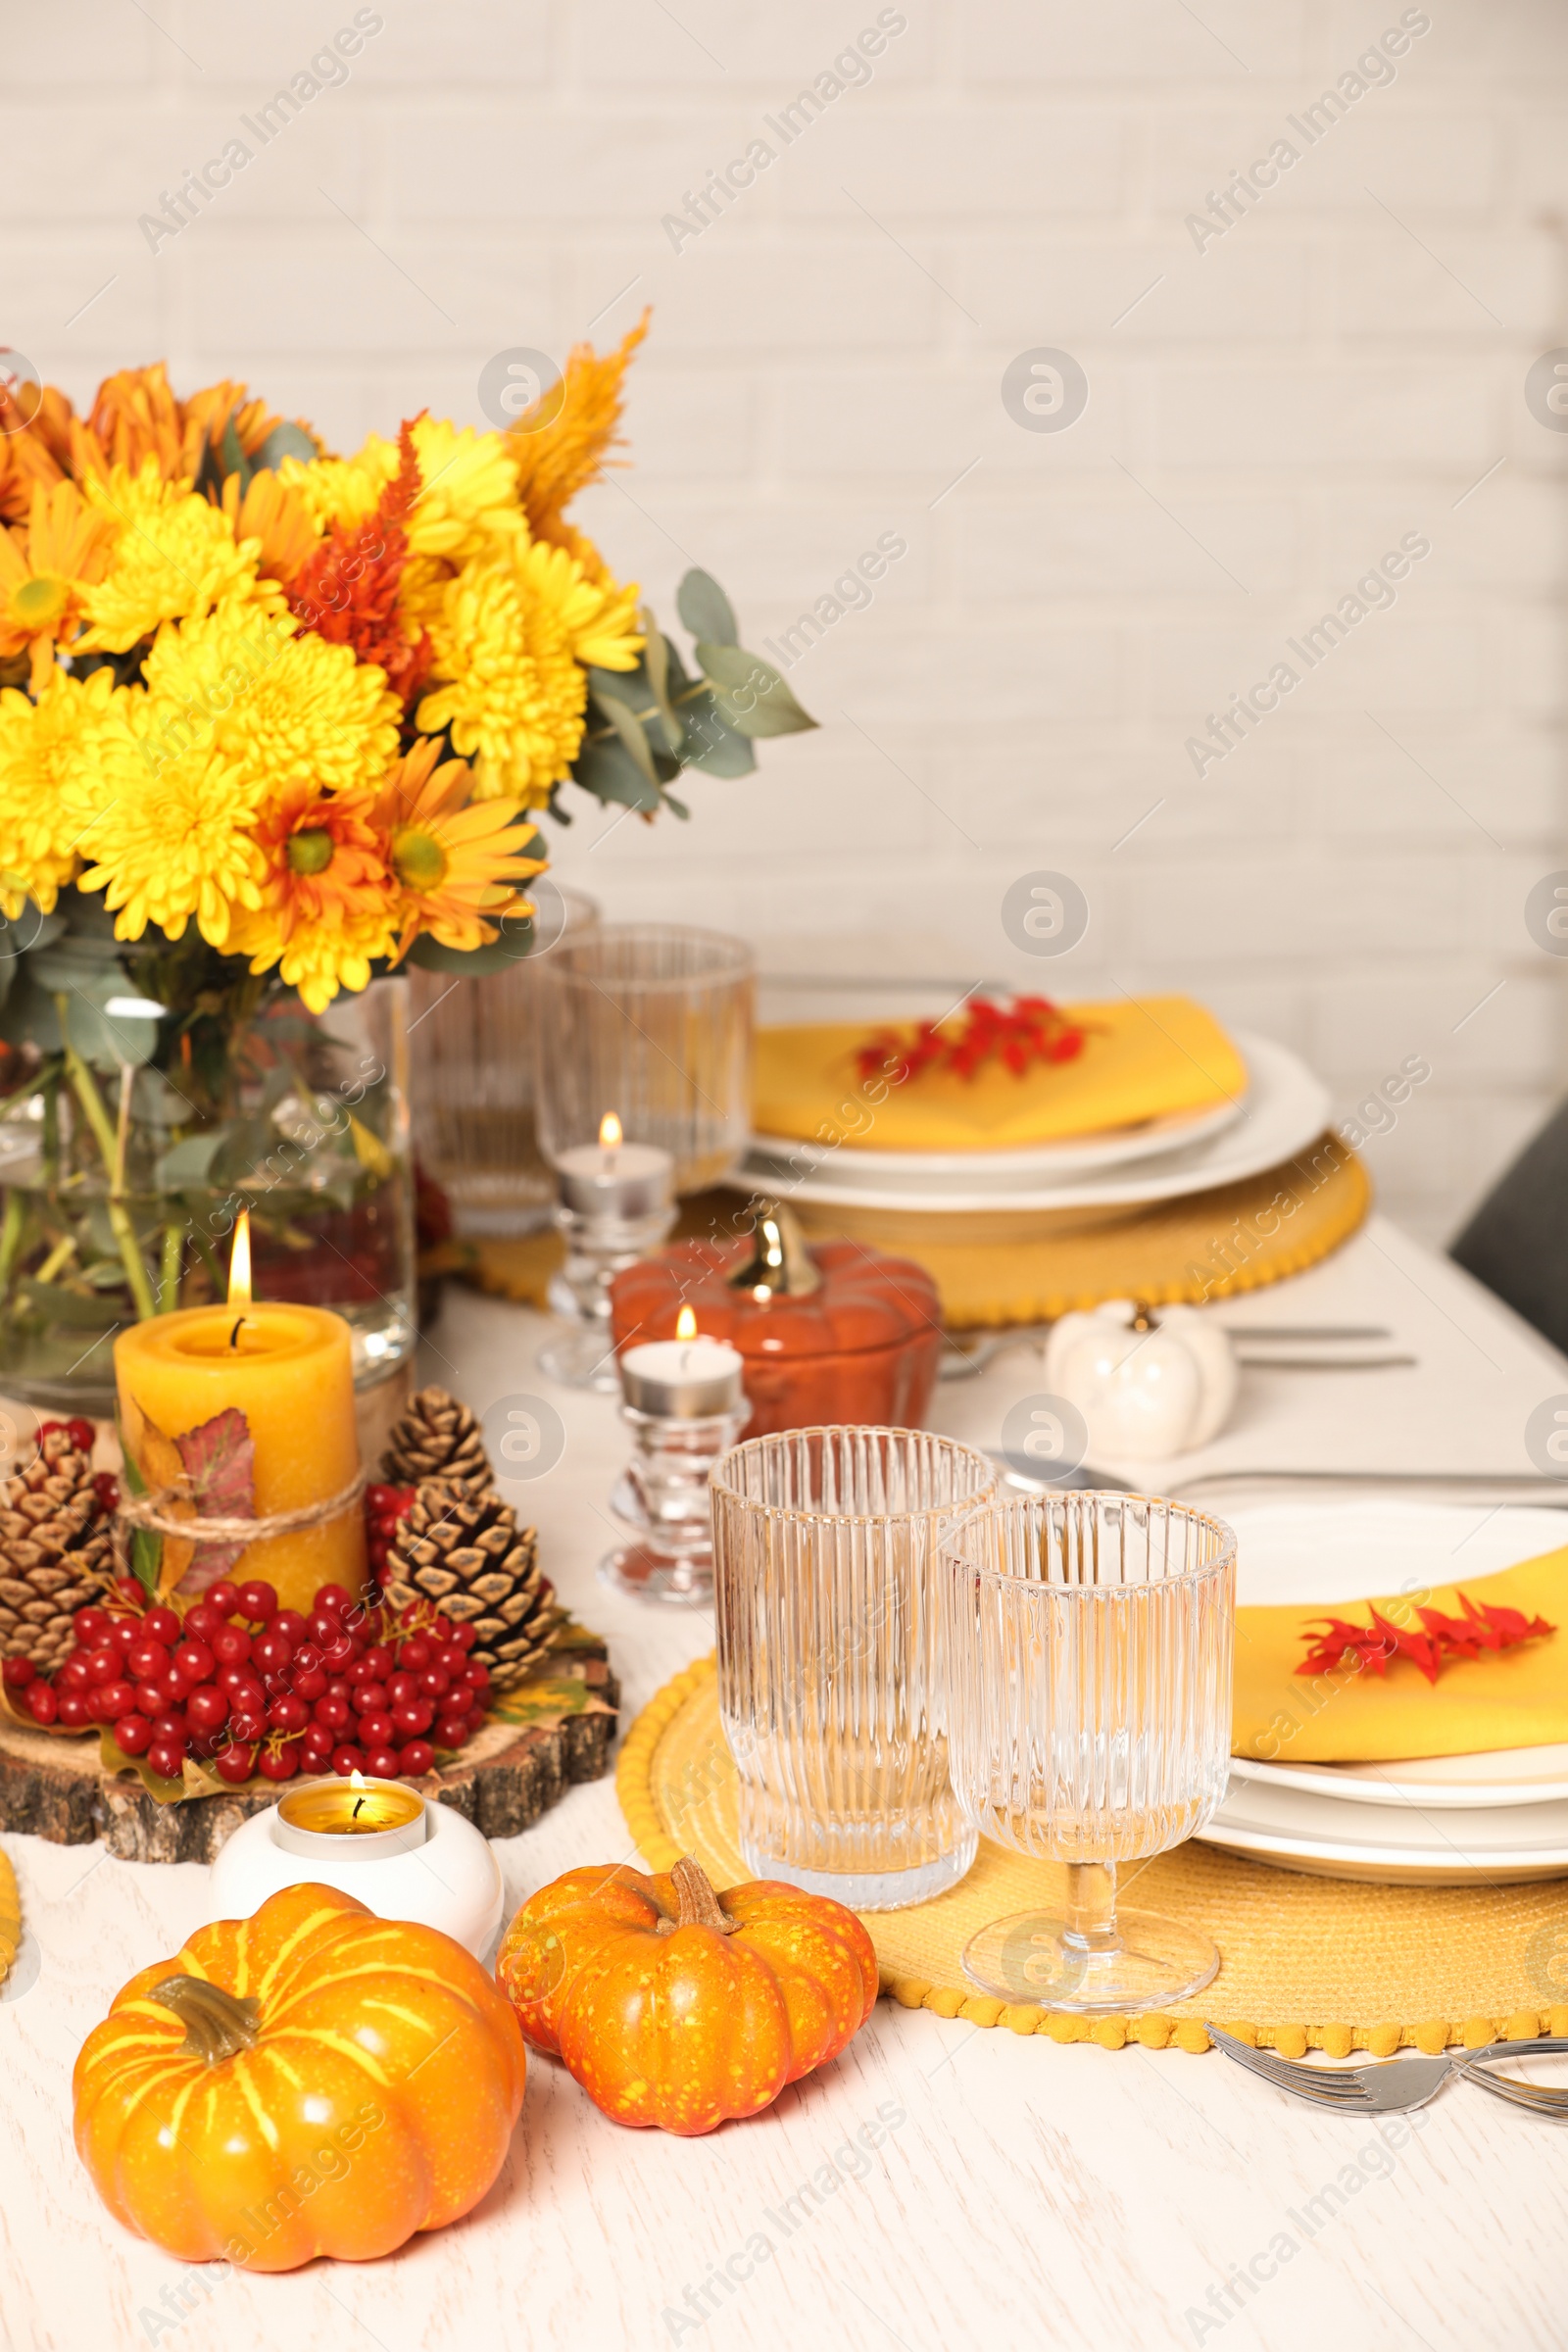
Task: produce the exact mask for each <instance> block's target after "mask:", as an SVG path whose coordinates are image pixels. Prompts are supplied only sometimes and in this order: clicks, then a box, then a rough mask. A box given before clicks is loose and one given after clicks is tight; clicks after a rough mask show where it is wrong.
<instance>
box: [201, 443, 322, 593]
mask: <svg viewBox="0 0 1568 2352" xmlns="http://www.w3.org/2000/svg"><path fill="white" fill-rule="evenodd" d="M221 506H222V509H223V513H224V514H225V515H227V516H228V520H229V527H230V529H231V530H232V531H233V533H234V537H235V539H236V540H240V539H259V540H260V541H261V546H262V559H261V564H260V569H261V573H262V577H263V578H264V579H268V580H291V579H292V578H293V577H294V574H295V573H296V572H297V571H300V570H302V569H303V568H304V566H305V565H306V564H308V563H309V562H310V560H311V558H312V557H313V556H314V555H315V553H316V550H317V547H318V545H319V533H318V531H317V528H316V525H315V523H314V522H313V521H312V520H311V515H310V510H309V508H308V507H307V506H306V504H305V501H304V499H303V498H301V496H300V494H299V492H298V491H297V490H290V489H289V488H288V486H287V485H286V484H285V483H283V482H280V481H279V480H278V478H277V475H276V474H275V473H273V472H272V470H271V469H270V467H269V466H264V467H263V469H262V471H261V472H260V473H256V474H253V475H252V476H251V481H250V487H249V488H248V489H247V490H246V492H245V495H244V497H243V498H242V497H241V496H240V488H239V475H238V474H237V473H231V474H229V476H228V477H227V479H226V480H225V482H224V484H223V495H222V499H221Z"/></svg>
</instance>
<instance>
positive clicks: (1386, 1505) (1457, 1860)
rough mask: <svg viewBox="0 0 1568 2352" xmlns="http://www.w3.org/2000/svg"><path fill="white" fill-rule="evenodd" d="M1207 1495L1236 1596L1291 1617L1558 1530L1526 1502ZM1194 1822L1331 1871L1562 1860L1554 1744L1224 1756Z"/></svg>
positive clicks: (1479, 1563)
mask: <svg viewBox="0 0 1568 2352" xmlns="http://www.w3.org/2000/svg"><path fill="white" fill-rule="evenodd" d="M1216 1507H1217V1509H1218V1510H1219V1513H1220V1516H1221V1517H1222V1518H1224V1519H1226V1520H1227V1521H1228V1522H1229V1524H1230V1525H1231V1526H1232V1527H1233V1528H1234V1529H1235V1531H1236V1550H1237V1598H1238V1600H1239V1601H1241V1602H1242V1603H1243V1604H1244V1605H1247V1606H1252V1605H1256V1606H1270V1605H1295V1606H1299V1608H1300V1611H1301V1615H1302V1618H1303V1621H1304V1620H1305V1619H1306V1618H1308V1617H1311V1616H1314V1615H1318V1614H1321V1613H1322V1612H1324V1611H1325V1610H1328V1609H1331V1608H1340V1609H1353V1608H1354V1607H1355V1606H1356V1604H1357V1603H1358V1602H1360V1601H1363V1600H1366V1599H1368V1598H1370V1597H1371V1596H1372V1594H1374V1593H1401V1592H1402V1593H1421V1592H1424V1591H1426V1590H1427V1589H1429V1588H1432V1589H1435V1588H1436V1587H1438V1586H1441V1585H1453V1584H1457V1585H1459V1586H1461V1587H1463V1586H1466V1585H1468V1584H1469V1582H1470V1581H1471V1580H1472V1579H1473V1578H1479V1577H1483V1576H1492V1575H1495V1573H1496V1571H1497V1570H1498V1569H1500V1568H1511V1567H1513V1566H1515V1565H1516V1564H1517V1563H1518V1562H1519V1561H1521V1560H1530V1559H1535V1558H1538V1557H1539V1556H1540V1554H1541V1553H1543V1552H1546V1551H1553V1550H1555V1549H1556V1548H1557V1547H1558V1546H1559V1545H1560V1544H1563V1543H1565V1542H1568V1511H1563V1510H1551V1509H1547V1508H1546V1507H1544V1505H1542V1504H1539V1503H1510V1504H1507V1505H1505V1506H1504V1507H1503V1508H1502V1509H1500V1510H1499V1509H1498V1508H1497V1506H1496V1505H1495V1503H1484V1502H1476V1503H1457V1502H1406V1501H1402V1500H1400V1499H1398V1498H1397V1497H1393V1496H1387V1495H1368V1496H1357V1497H1354V1498H1351V1499H1348V1500H1336V1501H1332V1502H1330V1501H1319V1500H1315V1499H1313V1498H1312V1497H1310V1496H1307V1497H1305V1498H1303V1499H1301V1500H1299V1501H1292V1502H1257V1503H1240V1504H1238V1505H1237V1506H1236V1507H1235V1508H1234V1509H1230V1510H1227V1509H1226V1507H1225V1505H1224V1503H1223V1501H1219V1502H1217V1504H1216ZM1447 1671H1448V1672H1449V1673H1452V1674H1462V1673H1463V1671H1464V1669H1463V1667H1462V1666H1460V1665H1455V1666H1451V1667H1450V1668H1448V1670H1447ZM1202 1834H1203V1836H1204V1837H1205V1838H1207V1840H1208V1841H1209V1842H1210V1843H1212V1844H1216V1845H1222V1846H1224V1847H1225V1848H1226V1849H1227V1851H1229V1852H1233V1853H1243V1854H1249V1855H1251V1856H1253V1857H1254V1858H1256V1859H1257V1860H1260V1861H1267V1862H1279V1863H1282V1864H1284V1865H1285V1866H1286V1867H1287V1868H1289V1869H1292V1870H1305V1871H1311V1872H1314V1873H1316V1874H1319V1875H1322V1876H1326V1877H1330V1878H1362V1879H1386V1880H1389V1881H1391V1882H1395V1883H1400V1882H1408V1883H1410V1884H1417V1883H1423V1882H1424V1883H1427V1884H1430V1885H1439V1884H1443V1883H1447V1884H1450V1885H1455V1886H1460V1885H1470V1884H1475V1883H1479V1882H1485V1881H1489V1880H1490V1881H1495V1882H1497V1883H1498V1884H1501V1883H1502V1881H1504V1880H1512V1879H1527V1878H1551V1877H1555V1876H1556V1875H1558V1873H1559V1872H1568V1746H1557V1745H1552V1746H1542V1747H1532V1748H1508V1749H1497V1750H1495V1751H1494V1752H1492V1753H1489V1754H1486V1755H1480V1756H1422V1757H1416V1758H1413V1759H1411V1760H1408V1761H1404V1762H1400V1763H1394V1764H1367V1763H1362V1764H1296V1765H1293V1764H1291V1763H1289V1762H1288V1761H1287V1760H1285V1758H1283V1757H1282V1758H1281V1759H1280V1760H1278V1761H1274V1762H1269V1763H1264V1762H1262V1761H1258V1760H1254V1759H1252V1758H1250V1757H1241V1756H1233V1757H1232V1758H1231V1783H1230V1788H1229V1789H1228V1791H1227V1793H1226V1798H1225V1803H1224V1804H1223V1805H1222V1807H1221V1808H1220V1811H1219V1812H1218V1813H1217V1814H1216V1815H1215V1817H1214V1820H1213V1822H1212V1823H1211V1825H1210V1826H1209V1828H1208V1829H1207V1830H1206V1831H1205V1832H1203V1833H1202Z"/></svg>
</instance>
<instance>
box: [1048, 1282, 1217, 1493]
mask: <svg viewBox="0 0 1568 2352" xmlns="http://www.w3.org/2000/svg"><path fill="white" fill-rule="evenodd" d="M1046 1381H1047V1384H1048V1386H1049V1387H1050V1389H1051V1390H1052V1392H1053V1393H1054V1395H1055V1396H1057V1397H1065V1398H1066V1400H1067V1402H1068V1403H1069V1404H1075V1405H1076V1406H1077V1407H1078V1410H1079V1411H1080V1412H1081V1413H1082V1414H1083V1417H1084V1422H1085V1425H1086V1427H1087V1429H1088V1432H1089V1444H1090V1446H1091V1448H1092V1449H1093V1450H1094V1452H1096V1453H1097V1454H1100V1455H1102V1456H1108V1457H1109V1458H1110V1459H1112V1460H1114V1461H1135V1462H1139V1461H1142V1462H1164V1461H1169V1460H1170V1459H1171V1457H1172V1456H1173V1455H1175V1454H1178V1453H1191V1452H1193V1450H1194V1449H1195V1448H1196V1447H1197V1446H1206V1445H1207V1444H1208V1442H1209V1440H1210V1438H1215V1437H1217V1436H1218V1435H1219V1433H1220V1431H1221V1429H1223V1427H1224V1426H1225V1422H1226V1419H1227V1417H1228V1415H1229V1413H1230V1410H1231V1407H1232V1405H1233V1404H1234V1403H1235V1401H1236V1359H1235V1357H1234V1356H1233V1354H1232V1353H1231V1344H1230V1341H1229V1340H1228V1339H1227V1337H1226V1335H1225V1332H1224V1329H1223V1327H1222V1326H1221V1325H1220V1324H1218V1323H1215V1322H1211V1321H1210V1320H1209V1318H1208V1317H1207V1315H1206V1314H1205V1313H1204V1312H1203V1310H1202V1309H1201V1308H1200V1307H1194V1306H1162V1307H1160V1308H1158V1309H1157V1310H1156V1311H1149V1310H1146V1309H1145V1308H1143V1307H1141V1306H1138V1305H1136V1304H1135V1303H1134V1301H1133V1300H1132V1299H1107V1300H1106V1301H1105V1303H1104V1304H1103V1306H1097V1307H1096V1308H1095V1309H1094V1311H1093V1313H1092V1314H1074V1315H1063V1316H1062V1318H1061V1320H1060V1322H1059V1323H1057V1324H1056V1325H1055V1327H1054V1330H1053V1332H1052V1334H1051V1340H1050V1343H1049V1345H1048V1347H1047V1348H1046Z"/></svg>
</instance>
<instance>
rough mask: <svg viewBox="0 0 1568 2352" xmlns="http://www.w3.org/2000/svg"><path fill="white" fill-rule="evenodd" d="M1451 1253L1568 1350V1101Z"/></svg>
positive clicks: (1484, 1204) (1556, 1345) (1497, 1186)
mask: <svg viewBox="0 0 1568 2352" xmlns="http://www.w3.org/2000/svg"><path fill="white" fill-rule="evenodd" d="M1448 1255H1449V1256H1450V1257H1451V1258H1453V1259H1454V1260H1455V1262H1456V1263H1457V1264H1459V1265H1461V1266H1463V1267H1464V1269H1465V1271H1466V1273H1467V1274H1473V1275H1474V1276H1475V1278H1476V1280H1477V1282H1484V1283H1485V1284H1486V1286H1487V1288H1488V1290H1489V1291H1495V1293H1496V1296H1497V1297H1498V1298H1499V1299H1502V1300H1504V1302H1505V1303H1506V1304H1507V1305H1509V1306H1511V1307H1512V1308H1513V1310H1514V1312H1515V1314H1517V1315H1523V1317H1524V1319H1525V1321H1526V1322H1527V1323H1533V1324H1534V1325H1535V1327H1536V1329H1537V1331H1539V1332H1540V1333H1541V1334H1542V1336H1543V1338H1544V1339H1548V1340H1550V1342H1551V1343H1552V1346H1553V1347H1554V1348H1562V1349H1563V1351H1564V1352H1565V1353H1568V1103H1564V1104H1563V1107H1562V1108H1561V1109H1560V1110H1557V1111H1553V1113H1552V1115H1551V1117H1550V1118H1549V1119H1548V1120H1547V1121H1546V1124H1545V1126H1544V1127H1543V1129H1542V1130H1541V1133H1540V1134H1539V1135H1538V1136H1536V1137H1535V1138H1534V1139H1533V1140H1532V1141H1531V1142H1530V1143H1529V1144H1527V1145H1526V1146H1525V1149H1524V1151H1523V1152H1520V1154H1519V1157H1518V1158H1517V1159H1516V1160H1515V1161H1514V1163H1513V1166H1512V1167H1511V1168H1510V1169H1509V1170H1508V1172H1507V1174H1506V1175H1505V1176H1504V1177H1503V1178H1502V1179H1501V1181H1500V1182H1499V1183H1498V1184H1495V1186H1494V1187H1493V1189H1492V1191H1491V1192H1490V1193H1489V1194H1488V1195H1487V1198H1486V1199H1485V1201H1482V1203H1481V1206H1480V1207H1479V1208H1478V1209H1477V1210H1476V1213H1475V1215H1474V1216H1473V1217H1472V1218H1471V1220H1470V1222H1469V1224H1468V1225H1467V1226H1466V1227H1465V1229H1464V1231H1463V1233H1461V1234H1460V1236H1459V1238H1458V1240H1457V1241H1456V1242H1454V1243H1453V1244H1452V1246H1451V1247H1450V1249H1449V1251H1448Z"/></svg>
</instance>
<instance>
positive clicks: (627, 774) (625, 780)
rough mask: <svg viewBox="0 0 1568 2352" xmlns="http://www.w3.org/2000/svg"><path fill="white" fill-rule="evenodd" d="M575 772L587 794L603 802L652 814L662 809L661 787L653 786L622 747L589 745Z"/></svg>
mask: <svg viewBox="0 0 1568 2352" xmlns="http://www.w3.org/2000/svg"><path fill="white" fill-rule="evenodd" d="M571 772H572V774H573V775H574V776H575V778H576V779H577V782H578V783H579V784H580V785H581V786H582V787H583V790H584V791H585V792H591V793H593V794H594V795H595V796H596V797H597V798H598V799H599V800H601V801H613V802H618V803H620V804H622V805H623V806H624V807H626V808H628V809H648V810H650V811H652V810H653V809H657V808H658V807H659V800H660V795H659V786H658V785H657V784H651V783H650V782H649V780H648V778H647V777H646V776H645V775H644V773H643V771H642V769H641V768H640V767H639V766H638V764H637V762H636V760H633V758H632V757H631V755H630V753H629V752H628V751H627V750H626V748H625V746H624V745H623V744H621V743H618V742H617V743H585V744H584V745H583V747H582V750H581V751H580V752H579V753H578V755H577V757H576V759H575V760H573V762H572V769H571Z"/></svg>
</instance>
